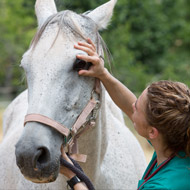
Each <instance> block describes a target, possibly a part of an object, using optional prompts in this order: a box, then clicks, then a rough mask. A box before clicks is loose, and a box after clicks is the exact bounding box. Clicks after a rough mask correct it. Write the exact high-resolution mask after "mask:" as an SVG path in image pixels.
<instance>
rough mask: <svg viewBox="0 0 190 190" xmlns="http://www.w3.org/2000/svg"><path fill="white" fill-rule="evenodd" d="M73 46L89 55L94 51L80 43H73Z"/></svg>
mask: <svg viewBox="0 0 190 190" xmlns="http://www.w3.org/2000/svg"><path fill="white" fill-rule="evenodd" d="M74 47H75V48H76V49H79V50H82V51H84V52H86V53H87V54H88V55H91V56H92V55H94V53H95V51H93V50H91V49H90V48H88V47H84V46H80V45H74Z"/></svg>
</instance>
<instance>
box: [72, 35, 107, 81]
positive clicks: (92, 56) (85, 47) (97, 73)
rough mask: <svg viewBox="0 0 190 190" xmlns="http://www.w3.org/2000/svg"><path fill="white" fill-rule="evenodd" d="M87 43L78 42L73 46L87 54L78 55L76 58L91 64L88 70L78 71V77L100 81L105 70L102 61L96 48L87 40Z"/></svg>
mask: <svg viewBox="0 0 190 190" xmlns="http://www.w3.org/2000/svg"><path fill="white" fill-rule="evenodd" d="M87 42H88V43H86V42H78V44H77V45H74V47H75V48H76V49H79V50H82V51H84V52H86V53H87V55H81V54H79V55H77V58H78V59H82V60H84V61H86V62H91V63H92V66H91V67H90V68H89V70H80V71H79V75H82V76H90V77H96V78H100V79H101V77H103V75H104V73H105V70H106V69H105V68H104V60H103V58H101V57H100V56H99V55H98V54H97V52H96V47H95V45H94V43H93V42H92V41H91V39H88V40H87Z"/></svg>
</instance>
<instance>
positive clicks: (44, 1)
mask: <svg viewBox="0 0 190 190" xmlns="http://www.w3.org/2000/svg"><path fill="white" fill-rule="evenodd" d="M35 12H36V16H37V19H38V26H39V27H40V26H42V25H43V23H44V22H45V21H46V19H47V18H48V17H49V16H51V15H53V14H55V13H57V8H56V5H55V2H54V0H36V4H35Z"/></svg>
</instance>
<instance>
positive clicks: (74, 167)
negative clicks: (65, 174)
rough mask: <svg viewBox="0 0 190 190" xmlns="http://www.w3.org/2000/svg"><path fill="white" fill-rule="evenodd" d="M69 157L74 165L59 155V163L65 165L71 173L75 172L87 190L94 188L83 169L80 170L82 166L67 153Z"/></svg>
mask: <svg viewBox="0 0 190 190" xmlns="http://www.w3.org/2000/svg"><path fill="white" fill-rule="evenodd" d="M67 156H68V157H69V159H70V160H71V161H72V162H73V164H74V165H72V164H70V163H69V162H67V161H66V160H65V159H64V158H63V157H60V163H61V165H63V166H65V167H66V168H69V169H70V170H71V171H72V172H73V173H75V174H76V176H77V177H78V178H79V179H80V180H81V181H82V182H84V183H85V184H86V186H87V188H88V189H89V190H95V188H94V186H93V184H92V182H91V181H90V179H89V178H88V177H87V176H86V175H85V173H84V171H83V170H82V168H81V167H80V165H79V164H78V163H77V162H76V161H75V160H73V159H72V158H71V157H70V156H69V155H67Z"/></svg>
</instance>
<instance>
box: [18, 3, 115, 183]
mask: <svg viewBox="0 0 190 190" xmlns="http://www.w3.org/2000/svg"><path fill="white" fill-rule="evenodd" d="M115 3H116V0H111V1H109V2H107V3H105V4H103V5H101V6H100V7H98V8H96V9H94V10H93V11H91V12H86V13H84V14H76V13H74V12H72V11H68V10H66V11H62V12H57V9H56V6H55V3H54V0H37V1H36V6H35V8H36V15H37V19H38V26H39V28H38V31H37V34H36V35H35V37H34V39H33V41H32V43H31V46H30V48H29V49H28V51H26V52H25V54H24V55H23V59H22V61H21V67H22V68H23V69H24V70H25V73H26V77H27V83H28V111H27V114H33V113H35V114H40V115H43V116H46V117H48V118H51V119H52V120H54V121H56V122H58V123H60V124H62V125H64V126H66V127H67V128H68V130H69V129H71V127H72V126H73V124H74V123H75V121H76V120H77V118H78V116H79V114H80V113H81V111H82V110H83V109H84V107H85V106H86V105H87V103H88V101H89V100H90V99H91V92H92V91H93V88H94V84H95V79H94V78H90V77H82V76H79V75H78V72H77V71H76V68H75V65H76V64H75V63H76V55H77V54H79V53H81V54H84V53H85V52H82V51H79V50H77V49H74V44H76V43H77V42H78V41H85V40H86V39H87V38H91V39H92V41H93V42H94V43H95V44H96V48H97V51H98V53H99V54H100V55H102V54H103V50H102V40H101V37H100V35H99V33H98V31H99V30H101V29H104V28H106V26H107V24H108V22H109V20H110V18H111V16H112V12H113V8H114V5H115ZM79 62H80V61H79ZM64 142H65V136H64V135H63V134H61V133H60V132H58V131H57V130H55V129H54V128H51V127H50V126H48V125H47V124H43V123H41V122H35V121H34V122H27V123H26V125H25V127H24V129H23V132H22V134H21V137H20V139H19V141H18V142H17V144H16V150H15V153H16V161H17V165H18V167H19V168H20V171H21V172H22V174H23V175H24V176H25V178H27V179H28V180H30V181H32V182H35V183H47V182H52V181H55V180H56V178H57V176H58V174H59V170H60V156H61V152H60V148H61V146H62V144H64Z"/></svg>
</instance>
